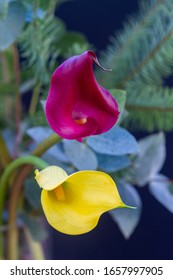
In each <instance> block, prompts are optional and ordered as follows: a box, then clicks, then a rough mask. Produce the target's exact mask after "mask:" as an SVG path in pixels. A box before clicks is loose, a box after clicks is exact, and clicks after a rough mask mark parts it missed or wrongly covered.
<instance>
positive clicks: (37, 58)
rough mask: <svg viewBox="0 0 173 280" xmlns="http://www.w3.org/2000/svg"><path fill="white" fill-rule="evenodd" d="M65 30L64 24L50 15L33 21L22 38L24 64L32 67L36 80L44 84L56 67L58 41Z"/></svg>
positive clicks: (29, 67) (26, 66)
mask: <svg viewBox="0 0 173 280" xmlns="http://www.w3.org/2000/svg"><path fill="white" fill-rule="evenodd" d="M64 32H65V27H64V24H63V23H62V22H61V21H60V20H59V19H57V18H54V17H53V16H50V15H49V16H44V18H42V19H37V20H36V21H34V22H31V23H30V24H29V25H28V27H27V28H26V30H25V31H24V32H23V34H22V36H21V38H20V41H19V44H20V49H21V55H22V57H23V59H24V63H23V65H24V67H25V68H26V69H32V72H33V75H34V77H35V79H36V81H37V82H39V83H40V84H42V85H44V84H47V83H48V82H49V79H50V73H51V71H52V70H53V69H54V68H55V63H57V61H56V60H57V57H58V55H59V53H60V51H59V50H58V47H57V43H58V40H60V39H61V37H62V36H63V34H64Z"/></svg>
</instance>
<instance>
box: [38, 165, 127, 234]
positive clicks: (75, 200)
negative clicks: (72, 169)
mask: <svg viewBox="0 0 173 280" xmlns="http://www.w3.org/2000/svg"><path fill="white" fill-rule="evenodd" d="M35 179H36V181H37V183H38V184H39V186H40V187H41V188H43V190H42V193H41V203H42V207H43V211H44V213H45V215H46V218H47V220H48V222H49V224H50V225H51V226H52V227H53V228H55V229H56V230H58V231H60V232H62V233H65V234H71V235H77V234H83V233H86V232H89V231H90V230H92V229H93V228H94V227H95V226H96V225H97V223H98V220H99V218H100V216H101V214H102V213H104V212H106V211H109V210H111V209H113V208H120V207H128V206H126V205H125V204H124V203H123V202H122V200H121V198H120V195H119V193H118V190H117V188H116V185H115V182H114V181H113V180H112V178H111V177H110V176H109V175H107V174H106V173H103V172H100V171H91V170H89V171H79V172H76V173H73V174H72V175H70V176H68V175H67V173H66V172H65V171H64V170H63V169H61V168H60V167H57V166H49V167H47V168H45V169H43V170H42V171H40V172H39V171H38V170H36V171H35Z"/></svg>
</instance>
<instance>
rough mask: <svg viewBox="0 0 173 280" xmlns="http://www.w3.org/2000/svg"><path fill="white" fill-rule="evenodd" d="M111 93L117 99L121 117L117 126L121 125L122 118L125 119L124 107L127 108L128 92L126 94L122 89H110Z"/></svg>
mask: <svg viewBox="0 0 173 280" xmlns="http://www.w3.org/2000/svg"><path fill="white" fill-rule="evenodd" d="M109 91H110V92H111V94H112V95H113V97H114V98H115V100H116V101H117V103H118V108H119V111H120V116H119V119H118V122H117V124H119V123H121V121H122V117H123V112H124V107H125V103H126V92H125V90H121V89H110V90H109Z"/></svg>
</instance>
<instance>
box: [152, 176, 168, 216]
mask: <svg viewBox="0 0 173 280" xmlns="http://www.w3.org/2000/svg"><path fill="white" fill-rule="evenodd" d="M169 187H170V186H169V179H168V178H167V177H166V176H164V175H162V174H156V175H155V176H154V177H153V178H152V180H151V181H150V183H149V190H150V192H151V194H152V195H153V196H154V197H155V198H156V199H157V200H158V201H159V202H160V203H161V204H162V205H163V206H164V207H165V208H166V209H167V210H168V211H170V212H171V213H173V194H172V193H171V191H170V188H169Z"/></svg>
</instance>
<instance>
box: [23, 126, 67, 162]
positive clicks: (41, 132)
mask: <svg viewBox="0 0 173 280" xmlns="http://www.w3.org/2000/svg"><path fill="white" fill-rule="evenodd" d="M26 134H27V135H29V136H30V137H31V138H32V139H33V140H34V141H35V142H36V143H38V144H39V143H40V142H42V141H43V140H45V139H46V138H47V137H49V136H51V135H52V134H54V132H53V131H52V130H51V129H50V128H49V127H46V126H45V127H44V126H36V127H32V128H29V129H28V130H27V131H26ZM45 155H48V156H52V157H53V158H54V159H56V160H61V161H63V162H66V163H68V162H69V160H68V158H67V156H66V154H65V152H64V149H63V144H62V143H61V142H59V143H58V144H55V145H54V146H53V147H51V148H50V149H49V150H48V151H47V152H46V153H45Z"/></svg>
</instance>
